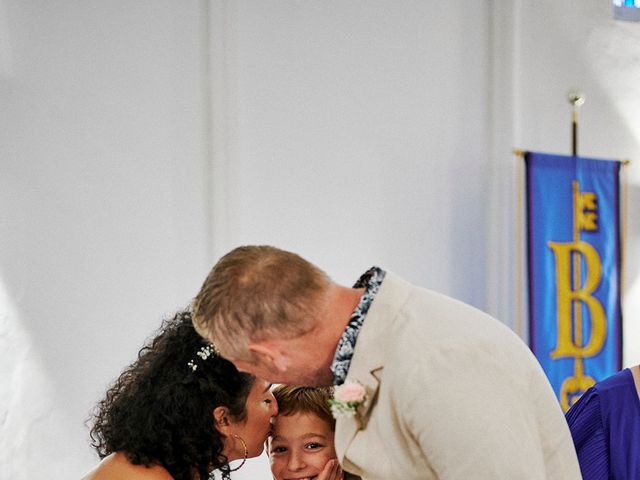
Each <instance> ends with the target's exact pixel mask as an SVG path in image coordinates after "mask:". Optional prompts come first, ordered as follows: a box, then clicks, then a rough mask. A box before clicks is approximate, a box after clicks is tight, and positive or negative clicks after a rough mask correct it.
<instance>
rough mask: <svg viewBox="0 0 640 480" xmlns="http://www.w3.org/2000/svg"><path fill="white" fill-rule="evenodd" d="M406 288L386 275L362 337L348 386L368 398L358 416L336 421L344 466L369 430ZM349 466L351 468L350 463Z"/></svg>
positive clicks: (357, 343)
mask: <svg viewBox="0 0 640 480" xmlns="http://www.w3.org/2000/svg"><path fill="white" fill-rule="evenodd" d="M406 285H408V284H407V283H406V282H405V281H404V280H402V279H400V278H399V277H397V276H395V275H394V274H392V273H390V272H387V273H386V275H385V279H384V280H383V282H382V285H381V286H380V290H379V291H378V293H377V294H376V297H375V298H374V300H373V303H372V304H371V307H370V309H369V312H368V313H367V317H366V318H365V320H364V323H363V325H362V329H361V330H360V332H359V334H358V339H357V341H356V347H355V350H354V353H353V359H352V360H351V365H350V367H349V373H348V375H347V379H346V382H354V383H359V384H361V385H362V386H364V388H365V391H366V394H367V396H366V399H365V403H364V404H363V405H361V406H360V407H358V410H357V412H356V414H355V415H353V416H350V417H340V418H338V419H337V421H336V432H335V446H336V452H337V454H338V459H339V460H340V463H343V464H344V462H345V460H347V458H346V457H347V452H348V449H349V446H350V445H351V443H352V442H353V440H354V438H355V437H356V435H357V434H358V432H359V431H360V430H365V429H366V428H367V423H368V422H369V418H370V416H371V411H372V408H373V407H374V406H375V404H376V402H377V397H378V389H379V387H380V379H381V376H382V370H383V367H384V358H385V355H386V346H387V345H386V341H385V340H386V338H388V333H389V329H390V328H392V327H393V322H394V320H395V319H396V316H397V314H398V312H399V310H400V307H401V305H402V304H403V303H404V302H405V301H406V298H407V297H408V295H409V289H407V288H406ZM346 465H347V466H348V465H349V463H348V461H347V464H346Z"/></svg>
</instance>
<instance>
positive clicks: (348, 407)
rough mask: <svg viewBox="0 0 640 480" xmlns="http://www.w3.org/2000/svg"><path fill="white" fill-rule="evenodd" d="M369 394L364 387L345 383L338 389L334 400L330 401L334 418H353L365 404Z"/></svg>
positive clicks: (334, 394)
mask: <svg viewBox="0 0 640 480" xmlns="http://www.w3.org/2000/svg"><path fill="white" fill-rule="evenodd" d="M366 397H367V392H366V390H365V389H364V387H363V386H362V385H360V384H359V383H354V382H347V383H343V384H342V385H340V386H339V387H336V389H335V391H334V393H333V398H332V399H331V400H329V403H330V404H331V413H333V416H334V418H338V417H352V416H354V415H355V414H356V410H358V407H360V406H361V405H364V402H365V400H366Z"/></svg>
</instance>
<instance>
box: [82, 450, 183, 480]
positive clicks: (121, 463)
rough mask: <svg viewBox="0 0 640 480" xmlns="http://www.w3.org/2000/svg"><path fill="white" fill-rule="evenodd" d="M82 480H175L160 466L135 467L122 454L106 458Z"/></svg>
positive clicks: (114, 454)
mask: <svg viewBox="0 0 640 480" xmlns="http://www.w3.org/2000/svg"><path fill="white" fill-rule="evenodd" d="M82 480H173V477H171V475H169V472H167V471H166V470H165V469H164V468H162V467H160V466H153V467H145V466H144V465H134V464H132V463H131V462H130V461H129V460H128V459H127V457H126V456H125V455H124V454H123V453H120V452H116V453H112V454H111V455H109V456H108V457H105V458H104V459H103V460H102V461H101V462H100V463H99V464H98V466H97V467H96V468H94V469H93V470H91V471H90V472H89V473H87V474H86V475H85V476H84V477H82Z"/></svg>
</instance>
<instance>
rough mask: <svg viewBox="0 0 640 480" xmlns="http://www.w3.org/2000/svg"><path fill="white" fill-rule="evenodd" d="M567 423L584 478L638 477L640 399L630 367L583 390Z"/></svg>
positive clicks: (639, 479)
mask: <svg viewBox="0 0 640 480" xmlns="http://www.w3.org/2000/svg"><path fill="white" fill-rule="evenodd" d="M567 422H568V423H569V429H570V430H571V435H572V436H573V443H574V444H575V446H576V451H577V453H578V461H579V462H580V470H581V471H582V477H583V478H584V480H596V479H598V480H600V479H602V480H608V479H613V480H623V479H624V480H640V400H639V399H638V392H637V390H636V386H635V383H634V381H633V375H632V374H631V370H629V369H628V368H627V369H625V370H622V371H621V372H618V373H616V374H615V375H613V376H611V377H609V378H606V379H604V380H603V381H601V382H598V383H596V384H595V385H594V386H593V387H591V388H590V389H589V390H587V391H586V392H585V393H584V395H582V397H580V399H579V400H578V401H577V402H576V403H575V405H573V406H572V407H571V408H570V409H569V411H568V412H567Z"/></svg>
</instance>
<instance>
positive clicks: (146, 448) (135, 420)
mask: <svg viewBox="0 0 640 480" xmlns="http://www.w3.org/2000/svg"><path fill="white" fill-rule="evenodd" d="M207 345H208V343H207V342H206V341H205V340H203V339H202V337H200V336H199V335H198V334H197V333H196V331H195V330H194V328H193V325H192V323H191V313H190V312H189V311H182V312H179V313H177V314H176V315H175V317H174V318H173V319H171V320H167V321H165V322H163V324H162V326H161V327H160V330H159V331H158V332H157V335H156V336H155V337H154V338H153V339H152V340H150V341H149V342H148V343H147V344H146V345H145V346H144V347H143V348H142V349H141V350H140V352H138V359H137V360H136V361H135V362H134V363H132V364H131V365H130V366H129V367H127V368H126V369H125V370H124V371H123V372H122V374H121V375H120V377H118V379H117V380H116V381H115V383H114V384H113V385H112V386H111V387H110V388H109V390H108V391H107V393H106V396H105V398H104V399H103V400H102V401H101V402H100V403H98V405H97V406H96V408H95V411H94V413H93V416H92V419H91V420H90V423H91V424H92V428H91V434H90V435H91V439H92V443H91V445H92V446H93V447H94V448H95V449H96V450H97V452H98V455H99V456H100V458H104V457H106V456H107V455H109V454H111V453H113V452H123V453H124V454H126V456H127V458H128V459H129V461H130V462H132V463H134V464H138V465H146V466H150V465H161V466H163V467H164V468H165V469H166V470H167V471H168V472H169V473H170V474H171V476H173V478H175V479H176V480H193V479H195V478H200V479H206V478H208V476H209V472H210V471H211V470H212V469H215V468H220V467H221V466H223V465H225V464H226V463H227V459H226V457H225V456H224V455H223V453H222V451H223V447H224V444H223V437H222V435H221V434H220V433H219V432H218V430H217V429H216V428H215V427H214V419H213V410H214V408H216V407H218V406H225V407H227V408H229V411H230V414H231V416H232V417H233V418H234V419H235V420H243V419H244V418H245V416H246V410H245V403H246V400H247V396H248V395H249V391H250V390H251V387H252V385H253V382H254V377H252V376H251V375H248V374H245V373H240V372H238V370H237V369H236V368H235V367H234V366H233V364H232V363H230V362H228V361H227V360H225V359H223V358H222V357H219V356H217V355H215V354H213V355H211V356H209V357H208V358H207V359H206V360H203V359H202V358H201V357H199V356H198V355H197V352H199V351H200V348H202V347H206V346H207ZM191 360H193V361H194V363H195V364H196V365H197V368H196V369H195V370H193V369H192V368H191V367H190V366H188V365H187V364H188V363H189V362H190V361H191Z"/></svg>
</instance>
